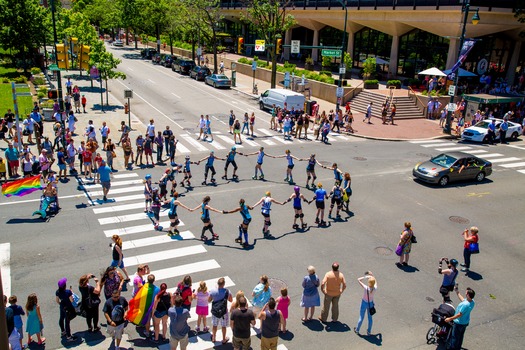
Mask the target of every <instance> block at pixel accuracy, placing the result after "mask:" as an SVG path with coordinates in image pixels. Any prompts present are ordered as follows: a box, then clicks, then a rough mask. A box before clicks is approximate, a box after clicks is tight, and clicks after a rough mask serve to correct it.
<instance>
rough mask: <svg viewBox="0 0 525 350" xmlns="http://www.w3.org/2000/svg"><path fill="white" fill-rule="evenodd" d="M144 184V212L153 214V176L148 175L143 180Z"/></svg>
mask: <svg viewBox="0 0 525 350" xmlns="http://www.w3.org/2000/svg"><path fill="white" fill-rule="evenodd" d="M143 183H144V212H145V213H151V212H152V210H151V202H152V199H151V195H152V194H153V183H152V181H151V174H146V176H145V177H144V180H143Z"/></svg>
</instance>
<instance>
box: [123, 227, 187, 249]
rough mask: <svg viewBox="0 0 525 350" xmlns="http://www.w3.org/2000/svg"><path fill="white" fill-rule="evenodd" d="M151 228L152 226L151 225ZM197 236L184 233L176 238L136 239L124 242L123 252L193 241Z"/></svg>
mask: <svg viewBox="0 0 525 350" xmlns="http://www.w3.org/2000/svg"><path fill="white" fill-rule="evenodd" d="M150 226H151V225H150ZM193 238H195V236H194V235H193V233H191V232H190V231H182V232H181V233H180V234H179V235H176V236H171V237H170V236H168V235H162V236H153V237H146V238H140V239H134V240H130V241H124V242H122V250H129V249H134V248H142V247H149V246H152V245H156V244H163V245H164V244H168V243H170V242H174V241H180V240H183V239H193Z"/></svg>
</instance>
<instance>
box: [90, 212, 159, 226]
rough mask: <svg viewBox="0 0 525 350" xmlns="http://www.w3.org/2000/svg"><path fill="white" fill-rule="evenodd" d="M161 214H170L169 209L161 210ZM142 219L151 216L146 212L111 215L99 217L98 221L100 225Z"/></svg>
mask: <svg viewBox="0 0 525 350" xmlns="http://www.w3.org/2000/svg"><path fill="white" fill-rule="evenodd" d="M159 215H160V217H163V216H168V211H167V210H165V211H161V212H160V213H159ZM142 219H149V216H148V215H147V214H146V213H136V214H126V215H117V216H110V217H108V218H102V219H98V223H99V224H100V225H109V224H118V223H121V222H128V221H137V220H142Z"/></svg>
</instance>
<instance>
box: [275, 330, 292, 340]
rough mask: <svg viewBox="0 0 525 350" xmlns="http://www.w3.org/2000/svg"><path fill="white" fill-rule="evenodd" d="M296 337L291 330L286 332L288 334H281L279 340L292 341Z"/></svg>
mask: <svg viewBox="0 0 525 350" xmlns="http://www.w3.org/2000/svg"><path fill="white" fill-rule="evenodd" d="M294 337H295V335H294V334H293V333H292V332H290V331H289V330H287V331H286V333H282V332H279V338H281V339H282V340H286V341H291V340H292V339H293V338H294Z"/></svg>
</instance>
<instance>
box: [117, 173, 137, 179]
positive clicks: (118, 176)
mask: <svg viewBox="0 0 525 350" xmlns="http://www.w3.org/2000/svg"><path fill="white" fill-rule="evenodd" d="M138 176H139V174H137V173H123V174H114V175H113V177H114V178H115V179H126V178H129V177H138Z"/></svg>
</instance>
